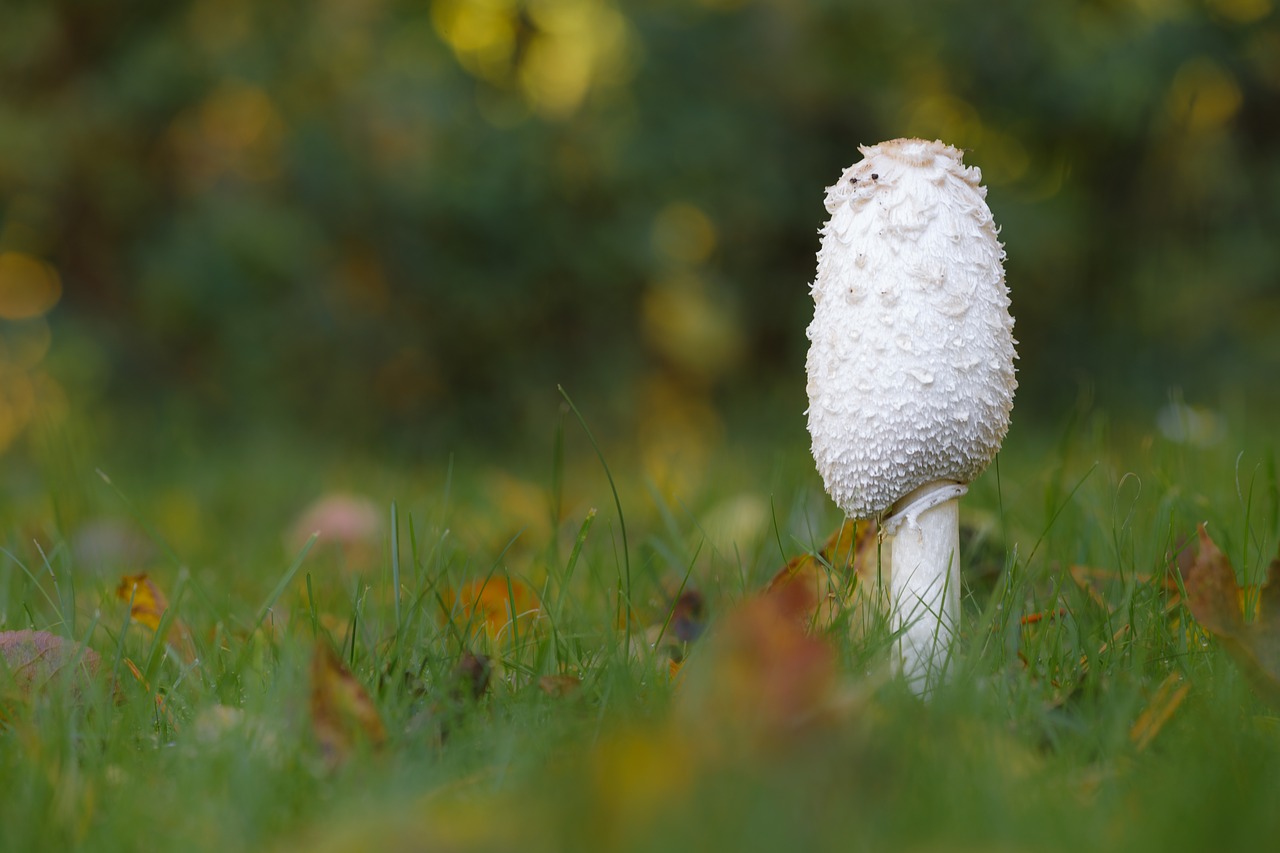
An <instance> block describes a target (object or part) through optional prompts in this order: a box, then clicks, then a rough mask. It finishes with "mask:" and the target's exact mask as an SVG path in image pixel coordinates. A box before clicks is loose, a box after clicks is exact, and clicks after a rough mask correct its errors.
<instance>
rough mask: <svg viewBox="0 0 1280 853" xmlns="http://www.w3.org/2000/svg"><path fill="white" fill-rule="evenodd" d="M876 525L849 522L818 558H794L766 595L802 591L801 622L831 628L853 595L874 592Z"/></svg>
mask: <svg viewBox="0 0 1280 853" xmlns="http://www.w3.org/2000/svg"><path fill="white" fill-rule="evenodd" d="M877 540H878V536H877V528H876V523H875V522H874V521H866V520H864V521H854V520H852V519H846V520H845V522H844V523H843V524H841V525H840V527H839V528H838V529H837V530H836V532H835V533H833V534H832V535H831V537H830V538H829V539H828V540H827V542H826V544H825V545H823V547H822V550H821V551H819V552H818V554H817V555H814V554H802V555H800V556H799V557H795V558H793V559H792V560H791V561H790V562H788V563H787V564H786V565H785V566H783V567H782V569H781V570H780V571H779V572H778V573H777V574H776V575H774V576H773V580H771V581H769V586H768V587H767V592H768V593H769V594H774V593H777V592H778V591H780V590H782V589H783V588H790V587H794V588H796V589H799V590H801V595H802V596H803V597H802V599H797V600H795V602H793V603H797V606H798V608H799V612H800V618H801V619H802V620H803V621H805V622H807V623H809V624H815V623H816V625H817V626H825V625H829V624H831V622H833V621H834V620H835V618H836V616H837V615H838V614H839V612H840V610H841V609H842V608H843V607H844V606H845V605H846V604H847V603H848V597H849V593H850V592H851V591H860V590H862V589H863V588H874V586H875V581H876V572H877V570H878V568H879V560H878V556H879V555H878V547H877V545H878V542H877Z"/></svg>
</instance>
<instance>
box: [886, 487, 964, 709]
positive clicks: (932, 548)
mask: <svg viewBox="0 0 1280 853" xmlns="http://www.w3.org/2000/svg"><path fill="white" fill-rule="evenodd" d="M966 491H968V489H966V488H965V487H964V486H961V485H957V484H956V483H931V484H930V485H928V486H924V487H922V488H920V489H917V490H916V491H915V492H913V493H912V494H911V495H908V497H907V499H906V506H905V507H904V508H903V509H901V510H899V511H898V512H897V513H895V514H894V515H893V516H892V517H891V518H889V519H887V520H886V521H885V532H886V533H887V534H889V535H892V537H893V540H892V544H891V546H890V551H889V554H890V567H891V568H890V575H889V591H890V596H891V599H892V602H893V610H892V613H893V615H892V622H891V626H892V628H893V630H894V632H895V633H896V634H898V639H897V643H896V649H895V653H894V660H895V664H896V665H897V666H898V667H899V668H900V671H901V673H902V675H903V677H904V678H906V680H907V684H908V686H910V688H911V690H912V692H914V693H915V694H916V695H918V696H926V695H928V694H929V692H930V691H931V690H932V689H933V688H934V687H936V686H938V685H939V684H940V683H941V682H942V680H943V678H944V677H945V675H946V667H947V661H948V659H949V658H950V656H951V642H952V640H953V638H954V637H955V635H956V632H957V630H958V628H959V624H960V512H959V506H960V502H959V500H958V498H959V497H960V496H961V495H963V494H964V493H965V492H966Z"/></svg>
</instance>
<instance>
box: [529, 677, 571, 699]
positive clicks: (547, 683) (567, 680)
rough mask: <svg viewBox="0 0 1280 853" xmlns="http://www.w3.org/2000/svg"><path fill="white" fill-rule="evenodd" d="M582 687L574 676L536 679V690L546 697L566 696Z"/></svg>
mask: <svg viewBox="0 0 1280 853" xmlns="http://www.w3.org/2000/svg"><path fill="white" fill-rule="evenodd" d="M581 686H582V679H581V678H578V677H577V676H576V675H544V676H542V677H541V678H539V679H538V689H539V690H541V691H542V692H543V693H545V694H547V695H548V696H555V697H557V698H558V697H561V696H568V695H569V694H570V693H575V692H577V690H578V688H580V687H581Z"/></svg>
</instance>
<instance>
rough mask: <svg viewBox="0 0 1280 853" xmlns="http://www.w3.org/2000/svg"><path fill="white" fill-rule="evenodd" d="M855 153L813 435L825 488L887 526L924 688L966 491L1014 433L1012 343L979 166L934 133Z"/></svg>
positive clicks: (894, 594)
mask: <svg viewBox="0 0 1280 853" xmlns="http://www.w3.org/2000/svg"><path fill="white" fill-rule="evenodd" d="M859 150H860V151H861V152H862V155H863V160H862V161H861V162H859V163H856V164H854V165H853V166H850V167H849V168H848V169H846V170H845V171H844V175H843V176H842V177H847V180H841V181H837V182H836V183H835V184H834V185H833V186H831V187H829V188H828V189H827V195H826V208H827V213H828V214H829V216H830V218H829V219H828V220H827V222H826V224H824V225H823V227H822V231H821V234H822V244H821V248H820V249H819V250H818V270H817V276H816V278H815V280H814V282H813V285H812V287H811V290H810V292H811V294H812V296H813V301H814V313H813V322H811V323H810V324H809V328H808V337H809V342H810V346H809V355H808V360H807V365H806V366H807V371H808V395H809V409H808V412H807V414H808V419H809V433H810V436H811V437H812V440H813V458H814V461H815V463H816V464H817V468H818V472H819V473H820V474H821V475H822V479H823V483H824V485H825V486H826V489H827V493H828V494H830V495H831V497H832V499H834V500H835V502H836V504H837V505H839V507H840V508H841V509H842V510H843V511H844V512H845V514H846V515H848V516H849V517H851V518H859V519H864V518H877V519H879V520H880V522H881V524H882V527H883V529H884V530H885V531H886V534H888V535H891V536H892V541H891V543H890V545H889V547H888V548H887V549H886V550H887V551H888V555H889V566H888V570H887V574H888V576H889V590H890V598H891V602H892V607H893V625H894V627H895V636H896V638H897V640H896V646H895V658H896V661H897V663H898V665H899V666H900V667H901V671H902V673H903V675H904V676H905V677H906V679H907V681H908V684H909V685H910V686H911V688H912V689H913V690H915V691H916V692H917V693H920V694H924V693H928V692H929V691H930V690H931V689H932V688H933V687H934V686H936V685H937V684H938V683H939V681H940V680H941V678H942V675H943V673H944V670H945V668H946V663H947V660H948V657H949V655H950V648H951V641H952V637H953V636H954V634H955V632H956V630H957V625H958V622H959V616H960V571H959V569H960V566H959V542H958V540H959V514H958V511H957V499H958V498H959V497H960V496H961V495H963V494H964V493H965V492H966V491H967V484H968V483H970V482H972V481H973V480H974V478H976V477H977V476H978V475H979V474H981V473H982V472H983V470H984V469H985V468H986V467H987V465H988V464H989V463H990V462H991V460H992V459H993V458H994V457H995V455H996V452H997V451H999V449H1000V445H1001V443H1002V442H1003V441H1004V437H1005V434H1006V433H1007V432H1008V430H1009V415H1010V412H1011V411H1012V409H1013V394H1014V390H1015V389H1016V388H1017V381H1016V379H1015V376H1014V367H1013V362H1014V359H1015V358H1016V357H1017V355H1016V353H1015V351H1014V345H1015V344H1016V341H1015V340H1014V339H1013V318H1012V317H1011V316H1010V314H1009V290H1008V288H1007V287H1006V286H1005V281H1004V266H1003V261H1004V249H1003V247H1002V246H1001V244H1000V241H999V239H998V237H997V229H996V226H995V222H994V220H993V219H992V216H991V211H990V209H989V208H988V207H987V203H986V189H985V188H984V187H983V186H982V185H981V179H982V175H981V172H979V170H978V169H977V168H975V167H972V166H965V165H964V163H963V162H962V159H961V152H960V151H958V150H957V149H955V148H953V147H951V146H949V145H945V144H943V143H942V142H941V141H937V142H929V141H925V140H922V139H895V140H893V141H891V142H884V143H881V144H879V145H873V146H868V147H863V148H860V149H859ZM873 170H874V171H873ZM863 176H869V177H870V178H871V181H873V182H874V183H867V184H864V185H860V186H857V188H856V189H854V187H853V185H854V184H855V183H857V181H856V179H858V178H861V177H863ZM882 176H883V178H884V180H883V181H882V180H880V179H881V177H882ZM882 574H886V572H885V570H884V568H883V567H882Z"/></svg>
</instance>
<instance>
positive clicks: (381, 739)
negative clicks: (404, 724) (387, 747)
mask: <svg viewBox="0 0 1280 853" xmlns="http://www.w3.org/2000/svg"><path fill="white" fill-rule="evenodd" d="M311 729H312V732H314V734H315V738H316V742H317V743H318V744H319V745H320V751H321V753H322V754H323V755H324V758H325V761H326V763H328V764H329V765H330V766H331V767H333V766H337V765H339V764H341V763H342V762H344V761H345V760H346V759H347V758H348V757H349V756H350V755H351V753H352V752H353V751H354V750H355V749H356V747H357V745H359V744H360V743H362V742H363V743H366V744H368V745H369V746H371V747H374V748H377V747H380V746H382V745H383V744H384V743H385V742H386V740H387V730H386V727H385V726H384V725H383V723H382V716H381V715H380V714H379V713H378V709H377V707H375V706H374V704H373V700H372V699H370V698H369V693H368V692H367V691H366V690H365V689H364V686H363V685H362V684H361V683H360V682H359V681H357V680H356V677H355V676H354V675H352V674H351V672H350V670H348V669H347V668H346V666H344V665H343V663H342V661H341V660H339V659H338V655H337V654H336V653H335V652H334V651H333V647H332V646H331V645H329V643H328V641H326V640H324V639H320V640H317V641H316V645H315V651H314V652H313V653H312V655H311Z"/></svg>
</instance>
